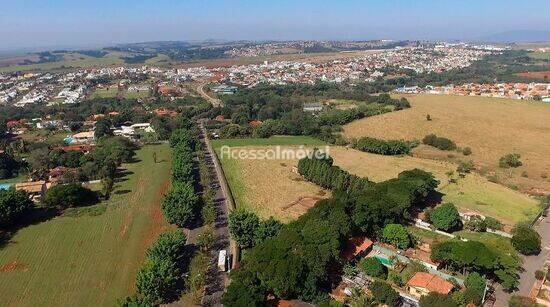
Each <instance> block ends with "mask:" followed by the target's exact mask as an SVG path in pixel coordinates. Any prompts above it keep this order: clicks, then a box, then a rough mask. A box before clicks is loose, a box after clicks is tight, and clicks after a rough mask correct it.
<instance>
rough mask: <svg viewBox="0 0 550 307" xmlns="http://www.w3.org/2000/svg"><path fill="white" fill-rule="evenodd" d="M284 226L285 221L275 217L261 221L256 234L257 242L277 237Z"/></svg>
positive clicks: (255, 239)
mask: <svg viewBox="0 0 550 307" xmlns="http://www.w3.org/2000/svg"><path fill="white" fill-rule="evenodd" d="M281 228H283V223H281V222H279V221H277V220H276V219H274V218H273V217H270V218H269V219H267V220H265V221H262V222H260V225H259V227H258V228H257V229H256V233H255V234H254V241H255V244H258V243H262V242H263V241H265V240H267V239H269V238H273V237H276V236H277V235H278V234H279V231H281Z"/></svg>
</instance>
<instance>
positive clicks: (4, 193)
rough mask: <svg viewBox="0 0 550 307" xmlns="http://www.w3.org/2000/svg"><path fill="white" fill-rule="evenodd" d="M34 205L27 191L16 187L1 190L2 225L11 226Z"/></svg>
mask: <svg viewBox="0 0 550 307" xmlns="http://www.w3.org/2000/svg"><path fill="white" fill-rule="evenodd" d="M32 207H33V202H32V201H31V200H30V199H29V196H28V195H27V193H25V192H22V191H16V190H15V189H9V190H0V227H6V226H11V225H13V224H15V223H17V221H18V220H19V219H20V218H21V217H23V216H24V215H25V213H27V212H28V211H29V210H30V209H31V208H32Z"/></svg>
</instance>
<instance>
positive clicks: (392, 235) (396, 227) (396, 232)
mask: <svg viewBox="0 0 550 307" xmlns="http://www.w3.org/2000/svg"><path fill="white" fill-rule="evenodd" d="M382 239H383V240H384V241H385V242H387V243H390V244H391V245H393V246H395V247H397V248H400V249H407V248H409V247H410V246H411V237H410V235H409V232H408V231H407V228H405V227H404V226H403V225H401V224H388V225H386V226H384V229H383V231H382Z"/></svg>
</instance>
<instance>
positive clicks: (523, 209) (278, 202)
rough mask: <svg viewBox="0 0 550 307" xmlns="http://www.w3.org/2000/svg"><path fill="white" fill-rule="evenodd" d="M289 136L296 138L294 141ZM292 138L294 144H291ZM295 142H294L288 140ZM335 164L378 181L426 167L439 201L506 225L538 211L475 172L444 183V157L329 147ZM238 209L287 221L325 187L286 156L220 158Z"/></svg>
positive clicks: (262, 142)
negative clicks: (309, 178) (305, 177)
mask: <svg viewBox="0 0 550 307" xmlns="http://www.w3.org/2000/svg"><path fill="white" fill-rule="evenodd" d="M293 140H296V142H294V141H293ZM290 141H293V142H290ZM299 141H301V142H303V143H304V144H305V145H308V146H309V147H312V146H314V144H308V140H302V139H299V138H290V139H289V140H285V143H287V144H283V145H282V148H297V146H296V144H297V143H299ZM277 142H280V140H278V139H273V140H271V139H259V140H258V139H249V140H219V141H215V144H214V146H215V147H216V148H217V149H218V156H221V155H220V151H219V148H220V146H221V144H224V145H228V146H231V148H232V150H234V151H236V150H239V149H247V150H249V149H254V150H258V149H269V148H271V149H273V148H275V147H273V144H276V143H277ZM293 143H296V144H293ZM330 155H331V156H332V157H333V158H334V161H335V164H336V165H338V166H340V167H342V168H343V169H345V170H347V171H349V172H350V173H353V174H356V175H358V176H362V177H368V178H369V179H370V180H373V181H376V182H379V181H384V180H387V179H391V178H395V177H396V176H397V175H398V174H399V173H400V172H402V171H404V170H410V169H414V168H420V169H423V170H426V171H429V172H431V173H433V174H434V176H436V177H437V179H438V180H440V182H441V184H440V186H439V189H438V190H439V191H440V192H441V193H442V194H443V201H444V202H452V203H454V204H456V205H457V206H458V207H460V208H462V209H463V210H474V211H477V212H479V213H481V214H484V215H487V216H492V217H495V218H497V219H499V220H501V221H502V222H503V223H505V224H507V225H514V224H515V223H517V222H520V221H525V220H530V219H532V218H533V217H534V216H535V215H536V214H537V212H538V202H537V201H536V200H534V199H532V198H530V197H528V196H526V195H524V194H522V193H520V192H517V191H514V190H512V189H509V188H507V187H505V186H502V185H500V184H496V183H491V182H489V181H488V180H487V179H486V178H484V177H482V176H480V175H478V174H469V175H467V176H466V177H465V178H458V176H456V175H455V176H453V177H454V178H455V179H456V182H455V183H449V177H448V175H447V173H448V172H449V171H453V170H456V165H455V164H453V163H449V162H445V161H436V160H430V159H422V158H418V157H409V156H404V157H391V156H382V155H375V154H369V153H364V152H360V151H357V150H353V149H346V148H344V147H337V146H332V147H330ZM220 160H221V163H222V166H223V169H224V172H225V175H226V177H227V180H228V183H229V185H230V188H231V192H232V193H233V196H234V198H235V201H236V203H237V207H239V206H241V207H245V208H248V209H250V210H252V211H254V212H256V213H257V214H258V215H259V216H261V217H262V218H268V217H270V216H273V217H275V218H277V219H279V220H281V221H284V222H288V221H291V220H293V219H295V218H297V217H298V216H300V215H301V214H303V213H304V212H305V211H306V210H307V209H308V208H310V207H311V206H313V205H314V203H315V199H318V198H325V197H329V193H328V191H323V190H322V189H321V188H319V187H318V186H316V185H314V184H312V183H309V182H306V181H304V180H303V179H301V177H300V176H299V175H298V174H296V173H294V172H293V167H295V166H296V165H297V163H298V160H297V159H287V160H282V159H279V160H244V159H243V160H239V159H227V158H225V159H223V158H222V159H220Z"/></svg>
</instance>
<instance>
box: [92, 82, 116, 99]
mask: <svg viewBox="0 0 550 307" xmlns="http://www.w3.org/2000/svg"><path fill="white" fill-rule="evenodd" d="M117 95H118V86H117V85H110V86H109V87H107V88H98V89H96V90H95V91H94V93H93V94H92V97H91V98H92V99H94V98H115V97H117Z"/></svg>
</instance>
